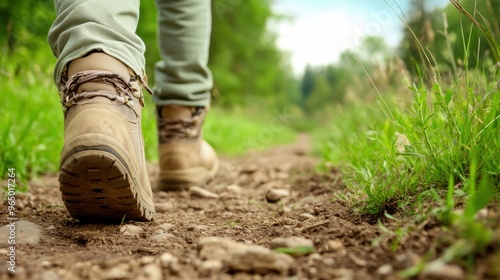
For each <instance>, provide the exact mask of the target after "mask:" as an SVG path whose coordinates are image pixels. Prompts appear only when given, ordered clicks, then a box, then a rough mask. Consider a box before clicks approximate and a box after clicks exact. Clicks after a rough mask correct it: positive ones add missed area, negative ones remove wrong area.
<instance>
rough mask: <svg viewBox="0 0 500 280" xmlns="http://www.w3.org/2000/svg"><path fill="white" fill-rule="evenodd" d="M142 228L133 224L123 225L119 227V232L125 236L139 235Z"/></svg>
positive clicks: (142, 230)
mask: <svg viewBox="0 0 500 280" xmlns="http://www.w3.org/2000/svg"><path fill="white" fill-rule="evenodd" d="M143 232H144V229H143V228H141V227H140V226H134V225H123V226H122V227H121V228H120V233H121V234H123V235H125V236H139V234H141V233H143Z"/></svg>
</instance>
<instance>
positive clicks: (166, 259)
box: [160, 253, 179, 272]
mask: <svg viewBox="0 0 500 280" xmlns="http://www.w3.org/2000/svg"><path fill="white" fill-rule="evenodd" d="M160 265H161V267H163V268H166V269H170V270H171V271H173V272H177V271H179V259H178V258H177V257H176V256H174V255H172V254H170V253H163V254H161V256H160Z"/></svg>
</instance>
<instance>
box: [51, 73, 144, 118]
mask: <svg viewBox="0 0 500 280" xmlns="http://www.w3.org/2000/svg"><path fill="white" fill-rule="evenodd" d="M141 81H142V80H141V79H138V78H137V77H136V76H132V77H131V78H130V81H126V80H125V78H124V77H122V76H120V75H118V74H115V73H112V72H109V71H102V70H88V71H82V72H78V73H76V74H74V75H73V76H71V77H69V79H68V80H67V81H66V82H65V83H64V84H63V85H62V87H61V88H60V97H61V104H62V105H63V111H64V112H65V113H66V112H67V110H68V109H69V108H71V107H72V106H74V105H76V104H78V101H81V100H83V99H90V98H94V97H106V98H108V99H110V100H111V101H118V102H122V103H123V104H125V105H127V106H129V107H130V108H133V107H134V106H135V103H134V99H133V98H132V97H135V98H137V99H139V103H140V104H141V106H143V107H144V95H143V94H142V90H141V86H144V87H145V89H146V90H147V91H148V92H149V93H150V94H152V93H153V92H152V91H151V89H150V88H149V87H148V86H147V85H145V84H144V83H142V82H141ZM88 82H97V83H107V84H111V85H113V87H114V88H115V91H116V92H115V93H112V92H109V91H100V90H99V91H90V92H79V91H78V88H79V87H80V86H81V85H82V84H84V83H88Z"/></svg>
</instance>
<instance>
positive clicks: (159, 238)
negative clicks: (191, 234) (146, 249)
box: [148, 233, 183, 243]
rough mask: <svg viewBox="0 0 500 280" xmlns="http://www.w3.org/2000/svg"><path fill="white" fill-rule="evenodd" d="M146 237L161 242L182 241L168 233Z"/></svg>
mask: <svg viewBox="0 0 500 280" xmlns="http://www.w3.org/2000/svg"><path fill="white" fill-rule="evenodd" d="M148 239H149V240H150V241H153V242H156V243H163V242H174V243H183V241H182V239H180V238H179V237H177V236H175V235H173V234H170V233H160V234H156V235H153V236H151V237H149V238H148Z"/></svg>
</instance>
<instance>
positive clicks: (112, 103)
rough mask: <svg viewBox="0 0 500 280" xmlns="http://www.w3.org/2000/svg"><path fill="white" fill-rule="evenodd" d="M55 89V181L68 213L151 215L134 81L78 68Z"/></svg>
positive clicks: (92, 217) (139, 105)
mask: <svg viewBox="0 0 500 280" xmlns="http://www.w3.org/2000/svg"><path fill="white" fill-rule="evenodd" d="M96 87H97V88H99V87H101V88H104V90H96ZM146 88H147V87H146ZM60 94H61V102H62V104H63V108H64V116H65V122H64V125H65V135H64V138H65V139H64V147H63V150H62V153H61V167H60V175H59V182H60V189H61V192H62V198H63V201H64V204H65V206H66V208H67V209H68V211H69V213H70V215H71V216H72V217H74V218H76V219H79V220H121V219H123V218H125V219H135V220H152V219H153V218H154V214H155V210H154V205H153V198H152V191H151V185H150V183H149V178H148V173H147V170H146V161H145V156H144V140H143V137H142V130H141V110H142V106H144V100H143V96H142V93H141V88H140V85H139V81H137V79H136V78H135V77H132V78H131V79H130V81H128V78H124V77H123V76H120V75H118V74H114V73H112V72H109V71H102V70H90V71H83V72H78V73H76V74H74V75H73V76H71V77H70V78H69V79H68V81H67V82H66V84H65V86H63V88H62V90H61V93H60Z"/></svg>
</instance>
